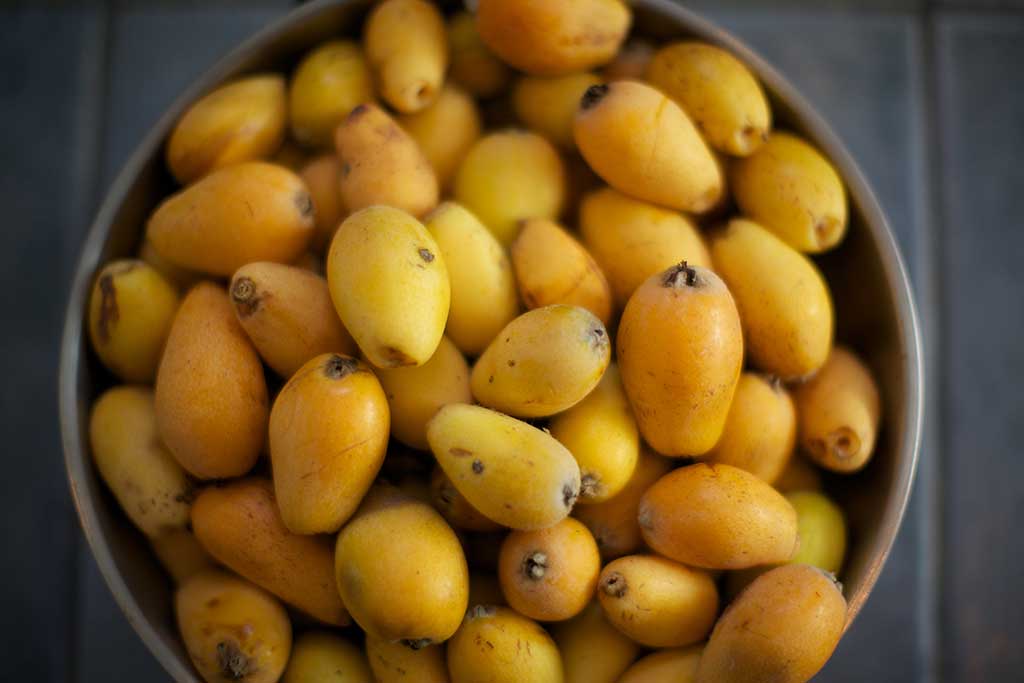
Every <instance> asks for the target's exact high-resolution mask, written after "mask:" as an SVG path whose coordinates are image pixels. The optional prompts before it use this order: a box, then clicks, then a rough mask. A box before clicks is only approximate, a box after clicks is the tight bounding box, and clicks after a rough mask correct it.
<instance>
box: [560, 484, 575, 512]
mask: <svg viewBox="0 0 1024 683" xmlns="http://www.w3.org/2000/svg"><path fill="white" fill-rule="evenodd" d="M577 496H579V491H577V490H576V487H575V486H573V485H572V484H565V485H564V486H562V504H563V505H565V507H567V508H571V507H572V506H573V503H575V502H576V498H577Z"/></svg>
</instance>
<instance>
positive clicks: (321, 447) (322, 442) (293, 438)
mask: <svg viewBox="0 0 1024 683" xmlns="http://www.w3.org/2000/svg"><path fill="white" fill-rule="evenodd" d="M389 426H390V424H389V412H388V405H387V400H386V398H385V397H384V390H383V389H382V388H381V385H380V382H378V381H377V378H376V377H375V376H374V374H373V373H372V372H371V371H370V368H368V367H367V366H365V365H363V364H362V363H360V362H359V361H358V360H356V359H355V358H350V357H348V356H341V355H338V354H334V353H327V354H324V355H322V356H317V357H316V358H313V359H312V360H310V361H309V362H308V363H306V364H305V365H303V366H302V367H301V368H300V369H299V370H298V372H296V373H295V375H294V376H293V377H292V378H291V380H289V381H288V384H286V385H285V386H284V389H282V390H281V393H280V394H278V395H277V398H276V399H275V400H274V407H273V409H272V410H271V411H270V460H271V463H272V464H273V473H274V492H275V494H276V496H277V503H278V507H279V508H280V509H281V519H282V520H283V521H284V524H285V526H287V527H288V529H289V530H290V531H291V532H293V533H297V534H316V533H333V532H335V531H337V530H338V529H340V528H341V525H342V524H344V523H345V522H346V521H347V520H348V518H349V517H351V516H352V513H353V512H355V510H356V507H357V506H358V505H359V501H361V500H362V499H363V496H364V495H365V494H366V492H367V491H368V490H369V489H370V485H371V484H372V483H373V479H374V477H376V476H377V472H378V471H379V470H380V466H381V464H382V463H383V462H384V454H385V452H386V451H387V445H388V429H389Z"/></svg>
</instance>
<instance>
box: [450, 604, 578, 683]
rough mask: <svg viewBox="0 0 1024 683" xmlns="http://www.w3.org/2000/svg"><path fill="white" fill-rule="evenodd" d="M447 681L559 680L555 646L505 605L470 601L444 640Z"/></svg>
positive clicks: (511, 682) (510, 682)
mask: <svg viewBox="0 0 1024 683" xmlns="http://www.w3.org/2000/svg"><path fill="white" fill-rule="evenodd" d="M448 671H449V673H450V674H451V677H452V683H484V682H486V683H523V682H524V681H530V683H562V682H563V681H564V680H565V679H564V677H563V673H562V658H561V655H559V652H558V646H557V645H555V641H553V640H552V639H551V636H549V635H548V634H547V632H546V631H545V630H544V629H543V628H541V627H540V626H539V625H538V624H537V622H535V621H531V620H530V619H527V618H526V617H523V616H520V615H519V614H517V613H516V612H514V611H512V610H511V609H508V608H507V607H495V606H492V605H486V606H484V605H476V606H474V607H472V608H470V610H469V612H468V613H467V614H466V618H465V620H464V621H463V622H462V626H460V627H459V630H458V631H457V632H456V634H455V636H454V637H453V638H452V639H451V641H450V642H449V643H448Z"/></svg>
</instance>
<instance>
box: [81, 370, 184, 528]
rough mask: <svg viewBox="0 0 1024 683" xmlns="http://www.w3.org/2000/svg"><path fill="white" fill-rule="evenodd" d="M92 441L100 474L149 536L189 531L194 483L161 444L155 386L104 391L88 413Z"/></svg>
mask: <svg viewBox="0 0 1024 683" xmlns="http://www.w3.org/2000/svg"><path fill="white" fill-rule="evenodd" d="M89 445H90V447H91V450H92V457H93V462H95V463H96V469H98V470H99V473H100V477H101V478H102V479H103V482H104V483H105V484H106V485H107V487H108V488H109V489H110V490H111V492H112V493H113V494H114V498H116V499H117V502H118V504H119V505H120V506H121V509H122V510H124V512H125V514H126V515H128V518H129V519H130V520H131V521H132V524H134V525H135V526H136V527H138V529H139V530H140V531H142V532H143V533H144V534H146V535H147V536H149V537H151V538H156V537H159V536H162V535H164V534H169V533H172V532H175V531H183V530H184V529H185V526H186V525H187V524H188V508H189V503H190V501H191V499H192V482H191V481H189V478H188V475H186V474H185V470H184V469H182V467H181V465H179V464H178V461H177V460H175V459H174V458H173V457H172V456H171V454H170V453H168V452H167V449H166V448H164V445H163V444H162V443H161V442H160V436H159V435H158V434H157V430H156V409H155V408H154V406H153V391H152V390H151V389H149V388H148V387H140V386H126V385H123V386H117V387H114V388H112V389H108V390H107V391H105V392H103V393H102V394H101V395H100V396H99V398H97V399H96V401H95V403H93V406H92V414H91V415H90V417H89Z"/></svg>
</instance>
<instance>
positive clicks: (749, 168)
mask: <svg viewBox="0 0 1024 683" xmlns="http://www.w3.org/2000/svg"><path fill="white" fill-rule="evenodd" d="M729 180H730V183H731V185H732V192H733V196H734V197H735V198H736V203H737V204H738V205H739V207H740V210H741V211H742V212H743V214H744V215H746V216H749V217H750V218H751V219H753V220H755V221H757V222H758V223H760V224H761V225H763V226H764V227H766V228H768V229H769V230H771V231H772V232H774V233H775V234H776V235H778V236H779V237H780V238H781V239H783V240H785V241H786V243H788V244H789V245H790V246H791V247H793V248H794V249H796V250H797V251H803V252H810V253H812V254H816V253H819V252H822V251H827V250H829V249H831V248H832V247H834V246H836V245H837V244H839V242H840V241H841V240H842V239H843V236H844V235H845V234H846V225H847V207H846V189H845V187H844V186H843V181H842V180H841V179H840V178H839V174H838V173H837V172H836V169H835V168H834V167H833V166H832V164H831V163H829V161H828V160H827V159H826V158H825V157H823V156H822V155H821V153H820V152H819V151H818V150H816V149H815V148H814V147H812V146H811V145H809V144H808V143H807V142H805V141H804V140H802V139H800V138H798V137H797V136H795V135H792V134H790V133H772V134H771V136H769V138H768V140H767V142H765V143H764V144H763V145H761V147H760V148H759V149H758V150H757V151H756V152H755V153H754V154H752V155H750V156H749V157H746V158H744V159H740V160H738V161H736V162H735V163H734V164H732V166H731V167H730V173H729Z"/></svg>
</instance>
